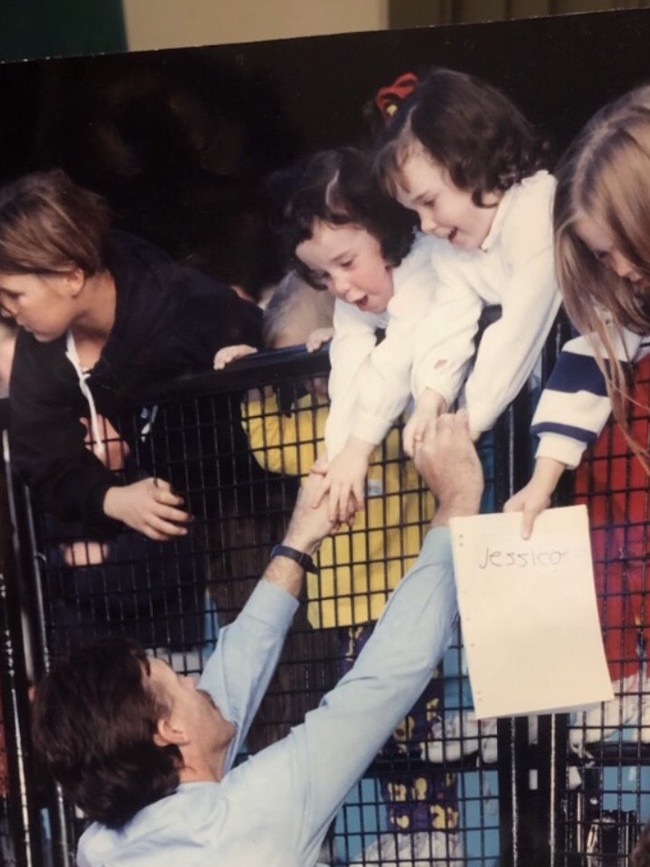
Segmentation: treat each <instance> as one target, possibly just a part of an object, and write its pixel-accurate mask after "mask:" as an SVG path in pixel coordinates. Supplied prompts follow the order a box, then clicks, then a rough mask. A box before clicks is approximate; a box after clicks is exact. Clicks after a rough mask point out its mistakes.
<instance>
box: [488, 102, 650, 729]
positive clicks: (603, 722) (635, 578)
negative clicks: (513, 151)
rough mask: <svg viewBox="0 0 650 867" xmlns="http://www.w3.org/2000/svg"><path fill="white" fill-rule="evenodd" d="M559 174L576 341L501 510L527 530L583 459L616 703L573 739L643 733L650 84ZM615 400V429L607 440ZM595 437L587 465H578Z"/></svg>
mask: <svg viewBox="0 0 650 867" xmlns="http://www.w3.org/2000/svg"><path fill="white" fill-rule="evenodd" d="M557 177H558V187H557V194H556V200H555V209H554V223H555V247H556V258H557V271H558V277H559V282H560V288H561V290H562V295H563V297H564V302H565V306H566V309H567V312H568V314H569V316H570V318H571V320H572V321H573V323H574V325H575V326H576V327H577V329H578V331H579V332H581V336H579V337H576V338H574V339H573V340H570V341H569V342H568V343H567V344H566V345H565V346H564V348H563V351H562V353H561V355H560V357H559V359H558V361H557V363H556V365H555V368H554V370H553V372H552V373H551V376H550V378H549V381H548V383H547V384H546V388H545V390H544V392H543V393H542V397H541V399H540V402H539V404H538V407H537V410H536V413H535V416H534V418H533V431H534V432H535V433H537V434H538V435H539V439H540V442H539V448H538V451H537V460H536V464H535V469H534V472H533V476H532V478H531V480H530V482H529V483H528V484H527V485H526V486H525V487H524V488H523V489H522V490H521V491H519V492H518V493H517V494H515V495H514V497H512V498H511V499H510V500H509V502H508V503H506V506H505V508H506V509H507V510H511V511H517V510H520V511H522V512H523V521H522V533H523V535H524V536H525V537H528V536H530V534H531V533H532V531H533V525H534V521H535V518H536V517H537V515H538V514H539V513H540V512H541V511H543V510H544V509H545V508H546V507H547V506H548V505H549V504H550V500H551V496H552V494H553V492H554V490H555V487H556V485H557V483H558V481H559V479H560V477H561V476H562V473H563V472H564V470H565V469H566V468H574V467H577V468H578V469H577V472H576V476H575V480H574V493H575V500H576V501H583V502H586V503H587V504H588V506H589V513H590V515H589V517H590V524H591V528H592V532H591V539H592V548H593V552H594V571H595V580H596V588H597V591H598V599H599V608H600V616H601V623H602V627H603V633H604V642H605V650H606V653H607V658H608V661H609V666H610V673H611V677H612V682H613V685H614V691H615V693H616V696H617V700H616V701H613V702H610V703H608V704H606V705H604V706H602V708H601V707H600V706H599V707H597V708H596V709H595V710H594V711H592V712H589V711H587V712H585V713H584V714H582V715H580V716H579V717H578V723H579V725H580V724H582V725H580V730H579V731H578V733H577V737H578V738H584V739H585V740H586V741H590V740H603V739H605V738H606V737H607V736H609V735H611V734H612V733H614V734H616V733H617V732H618V735H619V736H620V729H621V728H622V727H624V726H625V725H628V726H631V727H632V737H633V738H634V739H637V740H642V741H644V742H648V741H650V702H649V701H648V692H649V691H648V682H647V649H648V641H649V640H650V626H649V625H648V616H647V613H646V611H647V586H648V584H647V577H646V576H647V569H646V566H645V564H646V561H647V539H648V479H647V470H648V460H647V454H648V442H649V441H650V429H649V426H648V380H649V379H650V365H649V362H650V358H649V357H648V354H649V353H650V304H649V298H650V294H649V290H650V243H649V242H648V233H649V231H650V87H649V86H645V87H640V88H638V89H636V90H633V91H631V92H630V93H628V94H626V95H624V96H623V97H621V98H620V99H618V100H617V101H615V102H613V103H610V104H608V105H606V106H605V107H604V108H602V109H601V110H600V111H599V112H598V113H597V114H596V115H595V116H594V117H593V118H592V120H591V121H590V122H589V123H588V124H587V125H586V127H585V128H584V130H583V131H582V132H581V133H580V135H579V136H578V137H577V138H576V139H575V141H574V142H573V143H572V145H571V146H570V147H569V149H568V150H567V152H566V154H565V155H564V157H563V159H562V161H561V163H560V165H559V168H558V175H557ZM612 409H613V413H614V421H615V424H613V425H610V426H608V428H606V429H605V430H603V432H602V435H600V436H599V434H600V432H601V430H602V429H603V427H604V425H605V422H606V421H607V419H608V417H609V415H610V413H611V412H612ZM592 444H593V449H591V451H590V462H589V463H585V464H582V466H578V465H579V464H580V461H581V459H582V455H583V452H584V450H585V448H586V447H587V446H591V445H592ZM637 459H638V460H637ZM644 668H645V669H646V672H645V673H644ZM575 736H576V735H575V734H574V737H575ZM623 736H625V737H628V736H629V734H628V733H626V732H624V733H623Z"/></svg>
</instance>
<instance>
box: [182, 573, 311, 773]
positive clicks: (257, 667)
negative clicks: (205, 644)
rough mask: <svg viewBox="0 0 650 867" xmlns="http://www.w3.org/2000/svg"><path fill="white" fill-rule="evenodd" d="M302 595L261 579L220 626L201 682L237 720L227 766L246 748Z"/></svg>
mask: <svg viewBox="0 0 650 867" xmlns="http://www.w3.org/2000/svg"><path fill="white" fill-rule="evenodd" d="M298 604H299V603H298V600H297V599H295V598H294V597H293V596H292V595H291V594H290V593H287V592H286V591H285V590H283V589H282V588H281V587H278V586H277V585H275V584H272V583H271V582H270V581H265V580H264V579H262V580H261V581H259V582H258V584H257V586H256V587H255V590H254V591H253V593H252V594H251V596H250V597H249V599H248V602H247V603H246V605H245V606H244V608H243V609H242V610H241V612H240V613H239V615H238V616H237V618H236V619H235V620H234V621H233V622H232V623H231V624H229V625H228V626H225V627H224V628H223V629H222V630H220V631H219V638H218V641H217V647H216V649H215V651H214V653H213V654H212V656H211V657H210V659H209V660H208V663H207V665H206V667H205V669H204V671H203V674H202V676H201V680H200V681H199V688H200V689H204V690H206V691H207V692H209V693H210V695H211V696H212V698H213V699H214V702H215V704H216V705H217V707H218V708H219V710H220V711H221V713H222V714H223V716H224V717H225V718H226V719H227V720H229V721H230V722H232V723H234V724H235V726H236V733H235V737H234V738H233V740H232V742H231V743H230V745H229V748H228V755H227V757H226V766H225V770H226V771H227V770H229V769H230V767H231V766H232V763H233V761H234V759H235V757H236V755H237V753H238V752H239V750H240V749H241V747H242V745H243V743H244V740H245V738H246V735H247V733H248V729H249V728H250V725H251V722H252V720H253V717H254V716H255V713H256V712H257V709H258V707H259V705H260V702H261V701H262V698H263V697H264V694H265V692H266V689H267V687H268V685H269V682H270V680H271V678H272V677H273V674H274V672H275V669H276V667H277V664H278V660H279V658H280V653H281V651H282V647H283V644H284V639H285V637H286V634H287V630H288V629H289V626H290V625H291V621H292V619H293V616H294V614H295V612H296V610H297V608H298Z"/></svg>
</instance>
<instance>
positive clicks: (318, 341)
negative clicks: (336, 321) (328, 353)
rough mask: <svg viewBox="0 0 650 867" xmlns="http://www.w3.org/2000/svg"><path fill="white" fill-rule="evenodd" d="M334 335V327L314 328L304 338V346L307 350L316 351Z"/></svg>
mask: <svg viewBox="0 0 650 867" xmlns="http://www.w3.org/2000/svg"><path fill="white" fill-rule="evenodd" d="M333 337H334V329H333V328H316V329H314V331H312V332H311V334H310V335H309V336H308V337H307V340H305V346H306V347H307V352H316V350H317V349H320V348H321V346H323V345H324V344H325V343H329V341H330V340H331V339H332V338H333Z"/></svg>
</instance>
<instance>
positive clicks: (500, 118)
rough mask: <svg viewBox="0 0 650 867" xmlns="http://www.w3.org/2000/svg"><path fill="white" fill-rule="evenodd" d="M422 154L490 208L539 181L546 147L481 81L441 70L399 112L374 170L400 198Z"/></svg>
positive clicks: (383, 140) (384, 138) (476, 201)
mask: <svg viewBox="0 0 650 867" xmlns="http://www.w3.org/2000/svg"><path fill="white" fill-rule="evenodd" d="M418 147H420V148H423V149H424V151H425V152H426V153H427V154H428V155H429V156H430V158H431V159H432V160H434V161H435V162H436V163H438V164H440V165H441V166H443V167H444V168H445V169H446V170H447V171H448V172H449V176H450V178H451V180H452V181H453V183H454V184H455V185H456V186H457V187H458V189H460V190H466V191H470V192H471V194H472V201H473V202H474V204H475V205H477V206H478V207H482V206H484V197H485V195H486V194H487V193H494V192H498V191H500V192H505V191H506V190H508V189H509V188H510V187H511V186H513V184H516V183H518V182H519V181H521V180H522V179H523V178H526V177H528V176H530V175H533V174H535V172H536V171H537V170H538V169H540V168H542V167H543V165H544V164H545V161H546V150H547V148H546V145H545V143H544V142H542V140H540V139H539V138H538V136H537V135H536V133H535V131H534V129H533V127H532V126H531V125H530V124H529V122H528V121H527V120H526V118H525V117H524V116H523V115H522V114H521V112H520V111H519V109H518V108H517V107H516V106H515V105H514V104H513V103H512V102H511V101H510V99H508V97H507V96H506V95H505V94H503V93H501V91H500V90H497V89H496V88H495V87H492V86H491V85H489V84H487V83H486V82H484V81H481V79H479V78H475V77H474V76H471V75H467V74H466V73H463V72H458V71H456V70H453V69H444V68H437V69H433V70H431V71H430V72H429V74H428V75H427V77H426V78H425V79H424V80H423V81H421V82H420V84H418V85H417V87H416V88H415V90H414V91H413V92H412V93H411V94H410V96H408V97H407V98H406V99H405V100H404V101H403V102H402V104H401V105H400V106H399V108H398V110H397V112H396V113H395V115H394V116H393V118H392V120H390V121H389V123H388V125H387V127H386V129H385V131H384V133H383V135H382V136H381V137H380V139H379V142H378V144H377V150H376V157H375V167H376V170H377V172H378V174H379V177H380V179H381V182H382V184H383V186H384V187H385V188H386V189H387V190H388V191H389V192H390V194H391V195H394V194H395V188H396V183H397V182H398V180H399V176H400V174H401V171H402V166H403V165H404V161H405V160H406V158H407V157H408V156H409V154H410V153H412V152H413V150H414V149H415V148H418Z"/></svg>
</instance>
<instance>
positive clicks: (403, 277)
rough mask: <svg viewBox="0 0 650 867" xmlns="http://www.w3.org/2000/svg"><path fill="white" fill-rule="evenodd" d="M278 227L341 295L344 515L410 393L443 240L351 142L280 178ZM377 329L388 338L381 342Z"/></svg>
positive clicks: (340, 481)
mask: <svg viewBox="0 0 650 867" xmlns="http://www.w3.org/2000/svg"><path fill="white" fill-rule="evenodd" d="M272 192H273V194H274V197H275V205H276V228H277V230H278V232H279V235H280V238H281V241H282V246H283V248H284V253H285V258H286V260H287V262H288V265H289V267H291V268H293V270H295V271H296V273H297V274H298V275H300V276H301V277H303V278H304V279H305V280H306V281H307V282H308V283H309V284H310V285H311V286H313V287H314V288H315V289H320V290H327V291H328V292H330V293H331V294H333V295H334V296H335V298H336V303H335V308H334V339H333V341H332V346H331V350H330V359H331V365H332V372H331V376H330V380H329V391H330V398H331V409H330V414H329V418H328V421H327V426H326V431H325V455H323V456H321V459H319V462H318V463H317V466H318V467H319V468H320V469H321V470H322V472H323V473H324V481H323V489H322V491H323V495H325V494H326V493H327V494H328V495H329V501H330V516H331V518H332V519H338V520H340V521H345V520H348V519H350V517H351V515H352V514H353V513H354V511H355V510H356V509H359V508H361V506H362V505H363V502H364V480H365V476H366V471H367V469H368V460H369V457H370V453H371V452H372V450H373V448H374V447H375V446H376V445H377V444H379V443H380V442H381V441H382V440H383V438H384V437H385V435H386V433H387V431H388V430H389V428H390V427H391V425H392V423H393V422H394V421H395V419H396V418H397V417H398V416H399V415H400V413H401V412H402V410H403V409H404V407H405V406H406V404H407V402H408V400H409V397H410V375H411V365H412V361H413V335H414V332H415V330H416V327H417V323H418V322H419V321H420V320H421V319H422V317H423V316H424V315H425V313H426V312H427V311H428V310H430V308H431V306H432V304H433V300H434V298H435V279H434V275H433V271H432V268H431V259H432V258H433V250H434V247H438V246H439V244H440V242H438V241H437V240H436V239H435V238H426V237H424V236H418V237H416V238H415V240H414V235H413V227H412V221H411V219H410V218H409V217H408V214H406V213H405V212H404V211H403V210H402V209H401V208H399V207H398V206H397V205H396V204H395V202H393V201H392V200H391V199H390V198H389V197H387V196H385V195H384V194H383V193H382V192H381V191H380V190H379V188H378V186H377V184H376V181H375V180H374V178H373V175H372V171H371V166H370V164H369V161H368V159H367V158H366V156H365V155H364V154H362V153H361V152H360V151H358V150H355V149H353V148H349V147H340V148H336V149H334V150H330V151H325V152H321V153H317V154H315V155H314V156H311V157H309V158H307V159H306V160H304V161H302V162H300V163H298V164H297V165H296V166H295V167H294V168H292V169H290V170H288V171H287V172H286V173H284V174H282V175H278V176H276V177H275V179H274V181H273V183H272ZM378 332H381V333H382V334H384V335H385V336H384V337H383V339H382V340H379V339H378Z"/></svg>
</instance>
